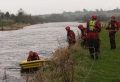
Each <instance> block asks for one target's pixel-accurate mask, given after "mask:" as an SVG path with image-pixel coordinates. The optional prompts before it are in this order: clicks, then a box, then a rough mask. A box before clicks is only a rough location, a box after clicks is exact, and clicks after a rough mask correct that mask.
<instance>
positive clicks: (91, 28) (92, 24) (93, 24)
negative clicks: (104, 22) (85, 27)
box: [89, 20, 96, 31]
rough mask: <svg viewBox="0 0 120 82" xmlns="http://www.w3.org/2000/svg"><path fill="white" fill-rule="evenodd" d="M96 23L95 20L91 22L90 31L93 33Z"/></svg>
mask: <svg viewBox="0 0 120 82" xmlns="http://www.w3.org/2000/svg"><path fill="white" fill-rule="evenodd" d="M95 24H96V21H95V20H90V21H89V30H90V31H93V29H94V27H95Z"/></svg>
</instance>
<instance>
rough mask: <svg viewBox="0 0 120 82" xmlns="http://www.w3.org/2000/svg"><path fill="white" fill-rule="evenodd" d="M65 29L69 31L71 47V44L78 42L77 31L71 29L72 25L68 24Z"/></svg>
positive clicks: (68, 36)
mask: <svg viewBox="0 0 120 82" xmlns="http://www.w3.org/2000/svg"><path fill="white" fill-rule="evenodd" d="M65 29H66V31H67V41H68V43H69V47H70V46H71V45H74V44H75V43H76V39H75V33H74V32H73V31H72V30H70V26H66V28H65Z"/></svg>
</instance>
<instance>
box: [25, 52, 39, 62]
mask: <svg viewBox="0 0 120 82" xmlns="http://www.w3.org/2000/svg"><path fill="white" fill-rule="evenodd" d="M33 60H40V58H39V56H38V54H37V53H36V52H33V51H30V52H29V56H28V58H27V61H33Z"/></svg>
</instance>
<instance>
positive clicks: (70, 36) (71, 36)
mask: <svg viewBox="0 0 120 82" xmlns="http://www.w3.org/2000/svg"><path fill="white" fill-rule="evenodd" d="M67 39H68V41H69V42H71V41H75V33H74V32H73V31H72V30H69V31H68V32H67Z"/></svg>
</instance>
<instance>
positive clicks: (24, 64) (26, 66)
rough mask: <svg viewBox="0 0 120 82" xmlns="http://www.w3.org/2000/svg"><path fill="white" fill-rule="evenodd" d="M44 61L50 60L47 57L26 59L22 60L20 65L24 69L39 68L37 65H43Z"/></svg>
mask: <svg viewBox="0 0 120 82" xmlns="http://www.w3.org/2000/svg"><path fill="white" fill-rule="evenodd" d="M44 62H48V59H47V58H45V59H41V60H33V61H27V60H24V61H22V62H20V67H21V68H22V69H30V68H37V67H40V66H41V65H43V63H44Z"/></svg>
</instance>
